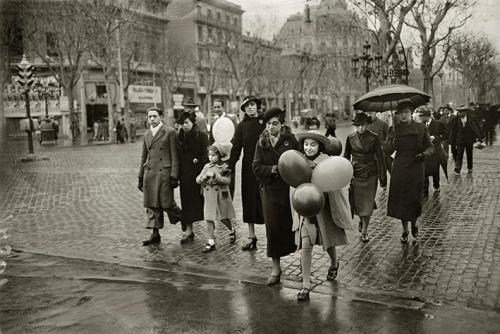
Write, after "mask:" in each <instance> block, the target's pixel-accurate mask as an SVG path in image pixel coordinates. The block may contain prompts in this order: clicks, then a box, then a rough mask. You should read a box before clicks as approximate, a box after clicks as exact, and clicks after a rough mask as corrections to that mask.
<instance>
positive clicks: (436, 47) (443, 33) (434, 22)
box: [405, 0, 475, 94]
mask: <svg viewBox="0 0 500 334" xmlns="http://www.w3.org/2000/svg"><path fill="white" fill-rule="evenodd" d="M474 5H475V2H473V1H470V0H446V1H441V0H419V1H418V3H417V4H416V5H415V6H414V7H413V8H412V16H411V19H410V20H407V21H406V22H405V23H406V24H407V25H408V26H409V27H411V28H413V29H415V30H416V31H417V32H418V35H419V39H420V50H419V51H420V54H421V60H420V69H421V71H422V75H423V80H424V81H423V87H422V88H423V90H424V91H425V92H427V93H431V94H432V93H433V91H434V87H433V82H434V77H435V76H436V75H437V74H438V73H439V72H440V71H441V70H442V68H443V66H444V64H445V63H446V59H447V58H448V55H449V52H450V49H451V43H450V41H451V37H452V34H453V32H454V31H455V30H456V29H458V28H460V27H462V26H463V25H464V24H465V23H466V22H467V20H468V19H469V18H470V17H471V15H472V14H471V11H470V9H471V8H472V7H473V6H474Z"/></svg>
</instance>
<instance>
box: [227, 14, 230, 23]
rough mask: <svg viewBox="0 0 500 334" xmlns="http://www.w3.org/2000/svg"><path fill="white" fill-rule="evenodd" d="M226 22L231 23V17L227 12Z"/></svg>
mask: <svg viewBox="0 0 500 334" xmlns="http://www.w3.org/2000/svg"><path fill="white" fill-rule="evenodd" d="M226 23H227V24H229V23H231V17H230V16H229V15H227V14H226Z"/></svg>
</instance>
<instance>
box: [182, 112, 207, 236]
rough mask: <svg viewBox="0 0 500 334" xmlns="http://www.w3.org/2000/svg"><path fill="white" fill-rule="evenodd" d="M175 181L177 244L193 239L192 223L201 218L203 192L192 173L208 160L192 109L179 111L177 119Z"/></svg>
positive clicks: (197, 172) (205, 136)
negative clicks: (177, 193) (178, 199)
mask: <svg viewBox="0 0 500 334" xmlns="http://www.w3.org/2000/svg"><path fill="white" fill-rule="evenodd" d="M178 123H179V125H180V126H181V129H180V131H179V133H178V134H177V138H178V140H177V141H178V152H179V181H180V194H181V206H182V208H185V209H183V210H182V216H181V223H182V230H183V231H184V234H183V236H182V238H181V244H185V243H188V242H191V241H193V239H194V233H193V223H194V222H199V221H202V220H203V218H204V217H203V195H202V192H201V188H200V185H199V184H198V183H196V177H197V176H198V175H199V174H200V172H201V171H202V169H203V166H205V164H206V163H207V161H208V153H207V147H208V137H207V135H206V134H205V133H204V132H202V131H200V130H199V129H198V126H197V125H196V116H195V114H194V113H190V112H183V113H182V114H181V115H180V117H179V121H178Z"/></svg>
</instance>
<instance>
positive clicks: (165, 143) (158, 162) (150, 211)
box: [138, 107, 181, 246]
mask: <svg viewBox="0 0 500 334" xmlns="http://www.w3.org/2000/svg"><path fill="white" fill-rule="evenodd" d="M162 114H163V112H162V110H160V109H158V108H156V107H151V108H149V109H148V121H149V124H150V128H149V129H148V130H147V131H146V134H145V135H144V143H143V145H142V155H141V166H140V169H139V184H138V188H139V190H140V191H142V192H143V193H144V207H145V208H146V214H147V219H148V221H147V225H146V228H148V229H152V230H153V233H152V234H151V237H150V238H149V239H148V240H145V241H144V242H143V245H144V246H147V245H152V244H158V243H160V242H161V238H160V232H159V230H160V229H162V228H163V225H164V216H163V211H166V212H167V215H168V219H169V220H170V223H171V224H176V223H177V222H179V221H180V218H181V210H180V208H179V207H178V206H177V204H176V203H175V200H174V188H176V187H177V186H178V183H179V181H178V178H179V159H178V157H177V134H176V132H175V130H174V129H173V128H170V127H168V126H166V125H164V124H163V123H162V121H161V116H162Z"/></svg>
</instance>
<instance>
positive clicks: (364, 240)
mask: <svg viewBox="0 0 500 334" xmlns="http://www.w3.org/2000/svg"><path fill="white" fill-rule="evenodd" d="M361 241H363V242H368V241H370V237H368V233H361Z"/></svg>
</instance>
